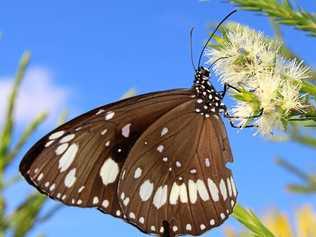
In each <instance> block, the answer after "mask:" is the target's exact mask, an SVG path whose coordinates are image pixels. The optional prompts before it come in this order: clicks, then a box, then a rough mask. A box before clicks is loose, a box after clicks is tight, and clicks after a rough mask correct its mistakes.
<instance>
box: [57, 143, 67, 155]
mask: <svg viewBox="0 0 316 237" xmlns="http://www.w3.org/2000/svg"><path fill="white" fill-rule="evenodd" d="M68 145H69V144H68V143H64V144H61V145H59V146H58V147H57V148H56V150H55V153H56V155H58V156H59V155H61V154H63V153H64V152H65V151H66V150H67V148H68Z"/></svg>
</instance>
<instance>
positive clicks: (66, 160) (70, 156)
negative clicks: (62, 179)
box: [58, 144, 79, 172]
mask: <svg viewBox="0 0 316 237" xmlns="http://www.w3.org/2000/svg"><path fill="white" fill-rule="evenodd" d="M78 149H79V147H78V145H77V144H71V145H70V147H69V148H68V150H67V151H66V152H65V153H64V154H63V155H62V157H61V158H60V159H59V163H58V168H59V169H60V172H64V171H65V170H67V169H68V168H69V167H70V165H71V164H72V162H73V161H74V159H75V157H76V154H77V152H78Z"/></svg>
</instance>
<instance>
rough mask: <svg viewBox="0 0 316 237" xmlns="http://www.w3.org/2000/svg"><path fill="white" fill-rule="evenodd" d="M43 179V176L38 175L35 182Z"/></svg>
mask: <svg viewBox="0 0 316 237" xmlns="http://www.w3.org/2000/svg"><path fill="white" fill-rule="evenodd" d="M43 177H44V174H43V173H40V174H39V176H38V177H37V179H36V180H37V181H41V180H42V178H43Z"/></svg>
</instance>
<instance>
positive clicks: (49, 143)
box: [45, 140, 54, 147]
mask: <svg viewBox="0 0 316 237" xmlns="http://www.w3.org/2000/svg"><path fill="white" fill-rule="evenodd" d="M53 143H54V140H51V141H49V142H47V143H46V144H45V147H49V146H50V145H52V144H53Z"/></svg>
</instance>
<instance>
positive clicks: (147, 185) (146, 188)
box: [139, 179, 154, 202]
mask: <svg viewBox="0 0 316 237" xmlns="http://www.w3.org/2000/svg"><path fill="white" fill-rule="evenodd" d="M153 189H154V184H153V183H151V182H150V180H149V179H147V180H146V181H145V182H144V183H143V184H142V185H141V186H140V188H139V196H140V198H141V199H142V201H144V202H145V201H147V200H148V199H149V198H150V196H151V195H152V192H153Z"/></svg>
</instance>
